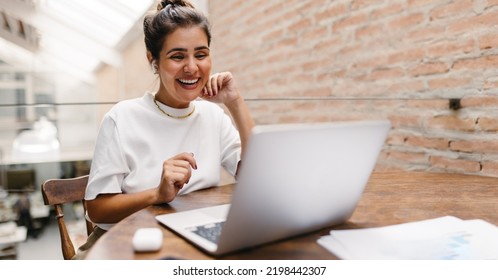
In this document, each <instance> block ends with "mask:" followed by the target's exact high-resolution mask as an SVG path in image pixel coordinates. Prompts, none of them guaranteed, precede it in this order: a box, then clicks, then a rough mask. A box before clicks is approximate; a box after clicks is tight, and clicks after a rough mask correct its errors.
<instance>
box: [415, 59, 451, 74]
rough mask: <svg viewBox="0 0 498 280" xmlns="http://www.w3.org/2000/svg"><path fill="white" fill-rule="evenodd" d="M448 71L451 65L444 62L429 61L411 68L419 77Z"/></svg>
mask: <svg viewBox="0 0 498 280" xmlns="http://www.w3.org/2000/svg"><path fill="white" fill-rule="evenodd" d="M448 71H449V67H448V65H447V64H446V63H444V62H429V63H423V64H419V65H417V66H415V67H414V68H413V69H411V71H410V73H411V74H412V75H413V76H414V77H417V76H425V75H434V74H442V73H446V72H448Z"/></svg>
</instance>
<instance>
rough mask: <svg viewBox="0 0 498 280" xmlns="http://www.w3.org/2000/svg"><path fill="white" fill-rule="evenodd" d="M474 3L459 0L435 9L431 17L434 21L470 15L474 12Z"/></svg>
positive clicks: (468, 0)
mask: <svg viewBox="0 0 498 280" xmlns="http://www.w3.org/2000/svg"><path fill="white" fill-rule="evenodd" d="M473 2H474V1H473V0H459V1H454V2H450V3H448V4H446V5H442V6H438V7H435V8H434V9H433V10H432V12H431V14H430V17H431V18H432V19H440V18H447V17H457V16H459V15H461V14H469V13H471V12H472V9H473Z"/></svg>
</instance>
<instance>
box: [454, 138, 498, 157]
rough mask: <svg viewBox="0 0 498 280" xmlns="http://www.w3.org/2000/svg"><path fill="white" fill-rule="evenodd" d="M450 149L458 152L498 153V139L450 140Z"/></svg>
mask: <svg viewBox="0 0 498 280" xmlns="http://www.w3.org/2000/svg"><path fill="white" fill-rule="evenodd" d="M450 149H451V150H454V151H458V152H474V153H496V154H498V140H495V141H492V140H489V141H485V140H472V141H464V140H460V141H450Z"/></svg>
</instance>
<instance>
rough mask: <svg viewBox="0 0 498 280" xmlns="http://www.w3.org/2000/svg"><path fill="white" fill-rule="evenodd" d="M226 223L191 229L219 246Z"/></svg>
mask: <svg viewBox="0 0 498 280" xmlns="http://www.w3.org/2000/svg"><path fill="white" fill-rule="evenodd" d="M224 224H225V222H224V221H223V222H218V223H213V224H207V225H202V226H198V227H194V228H191V229H190V231H191V232H193V233H195V234H197V235H199V236H200V237H203V238H205V239H207V240H209V241H211V242H213V243H215V244H218V240H219V239H220V235H221V229H222V227H223V225H224Z"/></svg>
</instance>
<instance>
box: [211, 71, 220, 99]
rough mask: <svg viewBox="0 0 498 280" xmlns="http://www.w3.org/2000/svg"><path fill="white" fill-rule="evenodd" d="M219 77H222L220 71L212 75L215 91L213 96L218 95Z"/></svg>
mask: <svg viewBox="0 0 498 280" xmlns="http://www.w3.org/2000/svg"><path fill="white" fill-rule="evenodd" d="M219 77H220V74H219V73H216V74H214V75H212V76H211V79H210V80H211V91H212V92H213V96H216V95H218V89H219V85H220V83H219Z"/></svg>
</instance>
